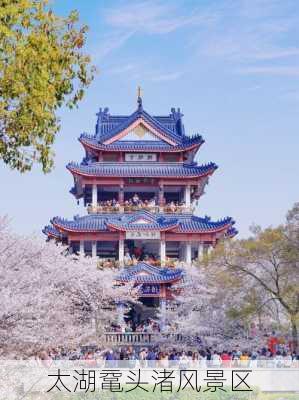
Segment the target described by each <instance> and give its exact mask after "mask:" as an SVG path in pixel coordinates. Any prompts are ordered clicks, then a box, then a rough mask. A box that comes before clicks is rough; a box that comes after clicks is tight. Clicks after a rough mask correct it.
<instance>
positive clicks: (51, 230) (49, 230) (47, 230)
mask: <svg viewBox="0 0 299 400" xmlns="http://www.w3.org/2000/svg"><path fill="white" fill-rule="evenodd" d="M42 232H43V233H44V234H45V235H47V236H50V237H55V238H57V239H60V240H61V239H63V237H64V235H63V234H62V233H61V232H59V230H58V229H56V228H55V227H54V226H52V225H47V226H45V227H44V229H43V230H42Z"/></svg>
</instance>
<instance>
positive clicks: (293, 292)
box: [209, 223, 299, 349]
mask: <svg viewBox="0 0 299 400" xmlns="http://www.w3.org/2000/svg"><path fill="white" fill-rule="evenodd" d="M289 232H290V226H289V223H287V224H286V225H284V226H280V227H278V228H268V229H265V230H262V229H260V228H255V229H254V230H253V236H252V237H251V238H249V239H246V240H231V241H228V242H227V243H224V244H222V245H220V246H218V248H217V250H216V251H215V252H214V255H213V256H212V258H211V260H210V262H209V269H210V271H214V273H215V275H218V277H219V276H221V275H222V276H226V277H229V279H230V280H231V282H232V283H233V285H234V287H235V290H234V292H236V289H237V288H238V287H239V288H240V293H242V297H243V299H244V298H246V296H247V298H249V297H250V296H248V294H253V293H256V294H257V295H258V297H259V304H258V308H257V309H259V310H260V311H263V312H265V309H266V307H267V309H268V310H269V306H272V307H273V306H275V307H276V308H277V309H278V312H281V313H283V316H284V317H285V319H286V320H287V322H288V323H289V326H290V328H291V333H292V340H293V346H294V348H295V349H296V348H297V347H298V320H299V274H298V263H299V252H298V246H297V245H296V244H295V241H292V240H290V236H288V233H289ZM292 232H293V238H294V237H295V235H294V231H292ZM230 287H231V288H232V285H230ZM236 305H237V306H239V307H240V306H242V305H244V303H243V304H242V303H241V302H240V301H236ZM251 306H253V304H251ZM257 309H256V310H254V309H253V310H252V311H253V312H254V311H257Z"/></svg>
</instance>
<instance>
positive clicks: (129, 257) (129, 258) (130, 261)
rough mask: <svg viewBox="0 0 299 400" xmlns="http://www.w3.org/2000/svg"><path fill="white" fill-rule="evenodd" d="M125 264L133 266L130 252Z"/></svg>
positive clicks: (127, 253)
mask: <svg viewBox="0 0 299 400" xmlns="http://www.w3.org/2000/svg"><path fill="white" fill-rule="evenodd" d="M124 262H125V265H132V257H131V255H130V253H129V251H127V252H126V254H125V257H124Z"/></svg>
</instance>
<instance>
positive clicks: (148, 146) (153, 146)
mask: <svg viewBox="0 0 299 400" xmlns="http://www.w3.org/2000/svg"><path fill="white" fill-rule="evenodd" d="M79 141H80V142H81V143H82V144H83V145H86V146H88V147H91V148H93V149H96V150H104V151H133V152H134V151H165V152H177V151H182V150H188V149H191V148H193V147H199V146H200V145H202V144H203V143H204V139H203V138H202V136H201V135H195V136H193V137H188V136H182V138H181V140H180V143H179V144H177V145H175V146H172V145H170V144H168V143H166V142H164V141H162V140H157V141H147V140H140V141H126V142H122V141H116V142H113V143H111V144H109V145H105V144H103V143H100V142H99V141H98V140H97V139H96V138H95V137H94V136H92V135H88V134H86V133H83V134H82V135H81V136H80V138H79Z"/></svg>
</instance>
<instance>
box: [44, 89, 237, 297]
mask: <svg viewBox="0 0 299 400" xmlns="http://www.w3.org/2000/svg"><path fill="white" fill-rule="evenodd" d="M97 116H98V119H97V124H96V128H95V134H94V135H87V134H85V133H84V134H82V135H81V136H80V138H79V141H80V143H81V144H82V145H83V147H84V149H85V157H84V159H83V160H82V162H81V163H80V164H78V163H74V162H71V163H69V164H68V165H67V169H68V170H69V171H70V172H71V173H72V175H73V177H74V187H73V188H72V189H71V193H72V194H73V195H74V196H75V198H76V199H78V201H79V199H83V202H84V205H85V206H86V207H87V215H84V216H82V217H75V218H74V219H73V220H72V221H70V220H66V219H63V218H60V217H55V218H53V219H52V220H51V223H52V225H51V226H47V227H46V228H45V229H44V233H45V234H46V235H48V237H49V238H55V239H57V240H61V241H64V242H65V243H67V244H68V245H69V247H70V249H71V250H72V251H73V252H81V253H85V254H86V255H89V256H92V257H94V258H97V259H98V262H100V263H102V264H103V265H104V266H105V265H115V264H117V265H119V266H121V267H123V266H125V265H133V266H132V267H131V268H130V269H127V270H125V272H123V273H122V275H121V277H120V278H121V279H122V280H124V281H125V280H130V279H135V280H136V281H137V282H139V283H143V284H144V288H143V295H144V296H145V297H146V296H149V297H155V296H156V297H159V298H160V299H161V298H166V297H167V293H166V292H167V287H168V285H170V284H171V283H172V282H174V281H177V280H178V279H180V276H181V275H180V274H181V271H180V270H178V269H176V265H177V263H178V262H179V261H184V262H185V264H186V265H187V266H188V265H190V264H191V263H192V261H193V260H194V259H197V258H200V257H201V256H202V254H203V252H205V251H209V249H210V248H211V247H213V246H215V245H216V243H217V241H218V240H219V239H221V238H222V237H224V236H233V235H234V234H235V233H236V230H235V229H234V228H233V224H234V221H233V220H232V218H229V217H227V218H224V219H223V220H221V221H216V222H213V221H211V220H210V218H208V217H204V218H201V217H198V216H195V215H194V214H193V211H194V207H195V204H196V203H197V202H198V199H199V198H200V196H201V195H202V194H203V193H204V188H205V185H206V184H207V183H208V180H209V177H210V176H211V175H212V174H213V173H214V171H215V170H216V168H217V166H216V165H215V164H214V163H209V164H206V165H198V164H197V163H196V162H195V161H194V157H195V155H196V153H197V152H198V149H199V147H200V146H201V145H202V144H203V143H204V140H203V138H202V137H201V136H200V135H195V136H192V137H191V136H188V135H186V134H185V130H184V125H183V123H182V117H183V115H182V114H181V112H180V109H178V110H175V109H174V108H172V109H171V113H170V114H169V115H166V116H151V115H150V114H148V113H147V112H146V111H145V110H144V109H143V105H142V99H141V97H140V96H138V106H137V110H136V111H134V112H133V114H131V115H129V116H125V115H111V114H110V113H109V111H108V109H107V108H105V109H103V110H102V109H100V110H99V112H98V114H97Z"/></svg>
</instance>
